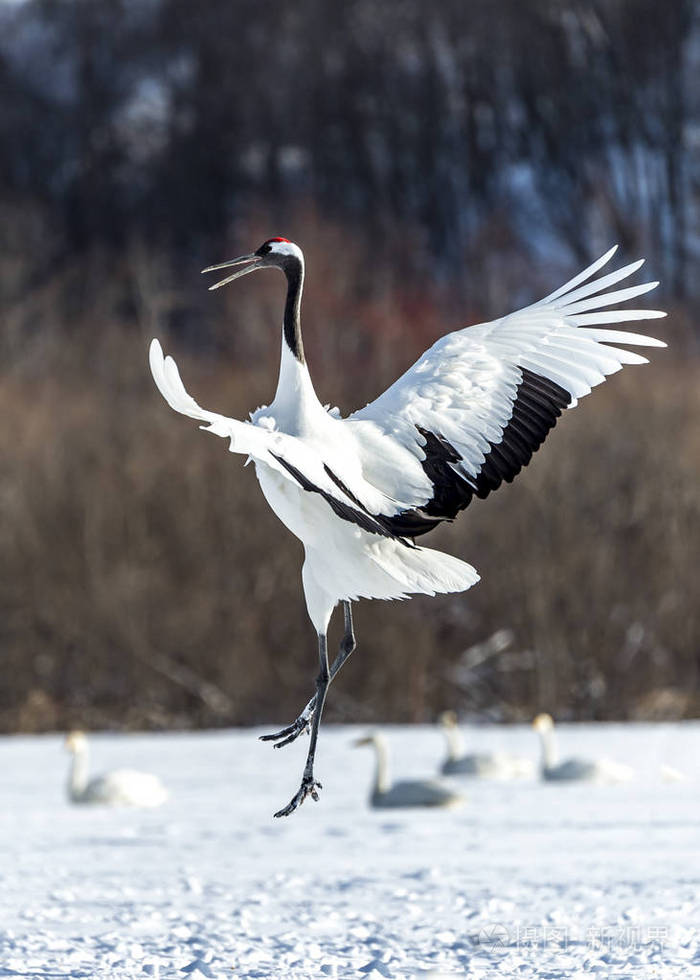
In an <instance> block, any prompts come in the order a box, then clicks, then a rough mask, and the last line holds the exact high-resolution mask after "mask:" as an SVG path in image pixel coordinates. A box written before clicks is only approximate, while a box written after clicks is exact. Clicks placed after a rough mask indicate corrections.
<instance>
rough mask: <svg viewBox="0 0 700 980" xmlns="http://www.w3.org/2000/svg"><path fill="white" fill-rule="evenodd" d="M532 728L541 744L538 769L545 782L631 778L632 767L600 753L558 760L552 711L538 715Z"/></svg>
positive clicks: (600, 781)
mask: <svg viewBox="0 0 700 980" xmlns="http://www.w3.org/2000/svg"><path fill="white" fill-rule="evenodd" d="M533 728H534V729H535V731H536V732H537V733H538V734H539V736H540V740H541V747H542V760H541V764H540V773H541V776H542V779H544V780H545V782H554V783H560V782H589V783H627V782H629V781H630V780H631V779H634V769H632V768H631V767H630V766H626V765H624V763H621V762H616V761H615V760H614V759H608V758H606V757H605V756H603V757H602V758H600V759H575V758H574V759H565V760H564V761H563V762H560V761H559V759H558V756H557V749H556V744H555V740H554V722H553V720H552V717H551V715H538V716H537V718H535V720H534V722H533Z"/></svg>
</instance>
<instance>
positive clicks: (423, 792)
mask: <svg viewBox="0 0 700 980" xmlns="http://www.w3.org/2000/svg"><path fill="white" fill-rule="evenodd" d="M355 744H356V745H371V746H372V747H373V749H374V752H375V770H374V782H373V784H372V790H371V792H370V797H369V802H370V806H372V807H375V808H376V809H383V808H387V809H388V808H391V809H395V808H398V807H401V808H405V807H442V808H443V809H444V808H450V809H451V808H453V807H458V806H461V805H462V804H463V803H464V797H463V796H462V795H461V794H460V793H457V792H455V791H454V790H452V789H450V788H449V787H447V786H443V785H442V784H441V783H439V782H437V781H436V780H434V779H406V780H402V781H401V782H398V783H393V784H392V782H391V778H390V776H389V748H388V746H387V743H386V739H384V737H383V736H382V735H379V734H377V733H374V734H372V735H368V736H366V737H365V738H361V739H359V740H358V741H357V742H356V743H355Z"/></svg>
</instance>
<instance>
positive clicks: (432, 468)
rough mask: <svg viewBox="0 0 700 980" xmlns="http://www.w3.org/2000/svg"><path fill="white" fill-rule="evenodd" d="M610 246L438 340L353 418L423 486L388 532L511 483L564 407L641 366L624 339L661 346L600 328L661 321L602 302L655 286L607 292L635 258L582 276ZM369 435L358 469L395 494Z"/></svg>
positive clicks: (397, 475) (421, 523) (409, 531)
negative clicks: (398, 454) (419, 474)
mask: <svg viewBox="0 0 700 980" xmlns="http://www.w3.org/2000/svg"><path fill="white" fill-rule="evenodd" d="M615 251H616V247H615V248H612V249H610V251H608V252H606V254H605V255H603V256H602V258H600V259H598V261H597V262H594V263H593V265H591V266H589V267H588V268H587V269H585V270H584V271H583V272H581V273H580V274H579V275H577V276H575V277H574V278H573V279H572V280H571V281H570V282H568V283H566V285H564V286H562V287H561V288H560V289H557V290H556V291H555V292H553V293H551V294H550V295H549V296H547V297H545V299H543V300H540V302H538V303H534V304H533V305H531V306H528V307H526V308H525V309H522V310H519V311H518V312H517V313H512V314H510V315H509V316H505V317H502V318H501V319H499V320H493V321H491V322H489V323H482V324H479V325H477V326H473V327H467V328H465V329H463V330H459V331H456V332H455V333H451V334H447V335H446V336H445V337H442V338H441V339H440V340H438V341H437V343H435V344H434V345H433V346H432V347H431V348H430V349H429V350H428V351H426V352H425V353H424V354H423V356H422V357H421V358H420V359H419V360H418V361H417V362H416V363H415V364H414V365H413V367H411V368H410V369H409V370H408V371H407V372H406V373H405V374H404V375H402V377H400V378H399V379H398V381H396V382H395V383H394V384H393V385H391V387H390V388H388V389H387V390H386V391H385V392H384V393H383V394H382V395H380V396H379V397H378V398H377V399H376V400H375V401H373V402H371V403H370V404H369V405H367V406H366V407H365V408H363V409H360V411H358V412H355V413H354V414H353V415H351V416H350V417H349V419H348V420H347V422H348V423H349V424H350V425H352V424H353V423H355V422H357V423H372V424H373V427H374V426H376V427H378V428H379V429H380V430H381V432H382V434H383V435H384V437H385V439H387V440H391V443H392V444H393V445H394V446H395V447H396V446H397V445H398V446H400V447H402V448H403V449H405V450H407V451H408V452H410V453H411V455H412V456H414V457H416V456H417V457H418V459H420V461H421V463H422V467H423V470H424V473H425V476H426V477H427V480H428V482H429V485H430V490H429V491H428V492H427V493H426V494H425V495H424V496H423V497H422V499H419V497H417V499H416V501H415V507H414V508H413V509H411V510H410V511H406V512H404V513H401V514H399V515H397V516H395V517H393V518H392V519H391V521H390V523H389V524H388V527H389V528H390V529H391V530H393V531H394V533H397V534H406V535H416V534H422V533H424V532H425V531H428V530H430V529H431V528H432V527H433V526H434V525H435V523H436V522H437V521H440V520H445V519H449V518H452V517H454V516H455V515H456V513H457V512H458V511H459V510H462V509H463V508H464V507H466V506H467V504H468V503H469V502H470V500H471V499H472V496H473V495H475V494H476V495H477V496H479V497H485V496H486V495H487V494H488V493H489V492H490V491H491V490H494V489H496V488H497V487H498V486H500V484H501V482H502V481H503V480H506V481H510V480H512V479H513V477H514V476H515V475H516V474H517V473H519V472H520V469H521V468H522V467H523V466H525V465H527V463H528V462H529V460H530V458H531V457H532V454H533V453H534V452H535V451H536V450H537V449H538V448H539V446H540V445H541V444H542V441H543V440H544V438H545V437H546V435H547V433H548V432H549V430H550V429H551V428H552V426H553V425H554V424H555V423H556V420H557V418H558V416H559V415H560V414H561V412H562V410H563V409H565V408H571V407H573V406H574V405H575V404H576V401H577V399H578V398H581V397H582V396H584V395H587V394H588V393H589V392H590V390H591V388H593V387H594V386H595V385H597V384H600V383H601V382H602V381H604V380H605V378H606V376H607V375H609V374H613V373H614V372H615V371H618V370H619V369H620V368H621V367H622V365H623V364H644V363H646V358H644V357H642V356H640V355H639V354H637V353H635V352H634V351H630V350H627V349H625V348H624V347H620V346H619V345H620V344H631V345H635V346H647V347H665V346H666V345H665V344H664V343H663V342H662V341H659V340H655V339H654V338H652V337H647V336H642V335H640V334H635V333H628V332H626V331H621V330H610V329H605V328H604V325H607V324H615V323H621V322H624V321H628V320H646V319H651V318H655V317H661V316H665V314H664V313H663V312H661V311H659V310H610V309H608V307H610V306H613V305H614V304H616V303H621V302H624V301H625V300H629V299H632V298H634V297H636V296H641V295H643V294H644V293H646V292H648V291H649V290H651V289H653V288H654V287H655V286H657V285H658V283H656V282H648V283H643V284H641V285H637V286H631V287H629V288H625V289H618V290H614V291H612V292H604V290H607V289H609V287H611V286H614V285H615V284H616V283H618V282H620V281H621V280H622V279H625V278H627V277H628V276H630V275H631V274H632V273H633V272H635V271H636V270H637V269H638V268H639V267H640V266H641V265H642V261H643V260H641V261H639V262H634V263H632V264H631V265H627V266H625V267H624V268H622V269H618V270H617V271H616V272H612V273H610V274H609V275H606V276H603V277H602V278H599V279H593V281H589V280H591V278H592V277H593V276H594V275H595V273H596V272H598V270H599V269H601V268H602V267H603V266H604V265H605V264H606V263H607V262H608V261H609V260H610V259H611V258H612V256H613V254H614V253H615ZM583 283H585V285H582V284H583ZM377 442H378V441H377V440H376V439H374V440H373V443H374V445H373V451H372V452H371V453H369V452H368V453H367V454H366V456H365V457H364V458H363V459H362V467H363V473H364V476H365V478H366V479H367V480H368V481H369V482H370V483H373V484H374V485H375V486H377V487H378V488H379V489H381V490H382V491H383V492H384V493H385V494H387V495H389V496H394V497H399V496H400V495H399V494H398V493H397V492H396V490H397V489H398V487H400V486H401V479H402V477H401V472H400V471H393V472H392V471H390V470H388V469H387V466H386V463H385V460H384V458H383V456H382V454H381V453H377ZM403 496H404V497H405V495H403Z"/></svg>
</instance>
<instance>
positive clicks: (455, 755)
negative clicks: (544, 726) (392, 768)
mask: <svg viewBox="0 0 700 980" xmlns="http://www.w3.org/2000/svg"><path fill="white" fill-rule="evenodd" d="M440 724H441V726H442V729H443V731H444V733H445V738H446V739H447V758H446V759H445V761H444V762H443V763H442V766H441V767H440V771H441V772H442V773H443V775H445V776H469V777H473V778H474V779H521V778H524V777H527V776H532V775H534V772H535V767H534V766H533V764H532V762H531V761H530V759H525V758H523V757H522V756H517V755H511V754H510V753H509V752H469V753H465V752H464V749H463V745H462V737H461V735H460V732H459V728H458V727H457V718H456V717H455V714H454V712H453V711H444V712H443V713H442V715H441V716H440Z"/></svg>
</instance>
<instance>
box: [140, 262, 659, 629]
mask: <svg viewBox="0 0 700 980" xmlns="http://www.w3.org/2000/svg"><path fill="white" fill-rule="evenodd" d="M279 248H283V249H285V251H286V252H287V253H288V254H289V250H296V252H297V253H298V256H299V261H300V262H302V263H303V258H302V257H301V251H300V250H299V249H298V248H297V246H295V245H292V244H291V243H287V244H285V245H284V246H279ZM613 252H614V249H613V250H611V251H610V252H608V253H607V254H606V255H605V256H603V257H602V259H599V260H598V261H597V262H596V263H594V264H593V265H592V266H590V267H589V269H587V270H585V272H584V273H581V274H580V275H579V276H577V277H575V278H574V279H573V280H571V282H570V283H568V284H567V285H566V286H565V287H562V289H560V290H557V291H556V292H555V293H552V294H551V296H549V297H547V298H546V299H544V300H542V301H540V302H539V303H535V304H533V305H532V306H530V307H527V308H526V309H524V310H521V311H520V312H518V313H515V314H511V315H510V316H506V317H503V318H501V319H499V320H494V321H492V322H490V323H484V324H480V325H478V326H474V327H468V328H465V329H463V330H458V331H456V332H454V333H451V334H447V335H446V336H445V337H443V338H441V339H440V340H438V341H437V343H435V344H434V345H433V346H432V347H431V348H430V349H429V350H428V351H426V352H425V353H424V354H423V356H422V357H421V358H420V359H419V360H418V361H417V362H416V364H415V365H414V366H413V367H412V368H410V369H409V370H408V371H407V372H406V373H405V374H404V375H403V376H402V377H401V378H399V380H398V381H396V382H395V384H393V385H392V386H391V387H390V388H389V389H388V390H387V391H386V392H385V393H384V394H383V395H381V396H380V397H379V398H377V399H376V400H375V401H374V402H372V403H370V404H369V405H367V406H366V407H365V408H363V409H361V410H360V411H358V412H355V413H354V414H352V415H351V416H349V417H348V418H341V417H339V415H337V414H335V413H332V412H329V411H328V410H327V409H326V408H325V407H324V406H323V405H322V404H321V402H320V401H319V399H318V398H317V396H316V393H315V391H314V388H313V385H312V382H311V378H310V376H309V372H308V368H307V366H306V363H305V362H304V361H303V360H300V359H299V358H298V357H295V356H294V354H293V353H292V351H291V350H290V348H289V346H288V344H287V343H286V342H285V340H284V338H283V341H282V353H281V362H280V375H279V382H278V386H277V392H276V395H275V398H274V400H273V401H272V403H271V404H270V405H269V406H266V407H264V408H261V409H258V410H257V411H256V412H254V413H253V414H252V415H251V420H250V422H241V421H237V420H235V419H229V418H226V417H224V416H221V415H218V414H216V413H213V412H209V411H206V410H205V409H202V408H200V406H199V405H198V404H197V403H196V402H195V401H194V399H193V398H191V396H190V395H189V394H188V393H187V392H186V390H185V388H184V386H183V384H182V381H181V379H180V375H179V372H178V370H177V366H176V364H175V362H174V361H173V360H172V358H169V357H168V358H164V356H163V352H162V350H161V347H160V344H159V343H158V341H157V340H154V341H153V342H152V344H151V351H150V363H151V370H152V373H153V377H154V379H155V381H156V384H157V385H158V388H159V389H160V391H161V393H162V395H163V397H164V398H165V399H166V401H167V402H168V404H169V405H170V406H171V407H172V408H173V409H175V410H176V411H178V412H180V413H182V414H184V415H189V416H190V417H192V418H195V419H198V420H200V421H201V422H203V423H205V425H203V428H206V429H208V430H209V431H211V432H213V433H215V434H216V435H219V436H222V437H225V438H228V439H230V449H231V451H232V452H237V453H242V454H244V455H247V456H249V457H251V458H252V459H253V461H254V462H255V468H256V473H257V476H258V480H259V482H260V486H261V488H262V491H263V493H264V495H265V497H266V499H267V501H268V503H269V504H270V506H271V508H272V509H273V510H274V512H275V513H276V514H277V516H278V517H279V518H280V520H281V521H282V522H283V523H284V524H285V525H286V526H287V527H288V528H289V530H290V531H292V533H293V534H295V535H296V536H297V537H298V538H299V539H300V540H301V541H302V542H303V544H304V549H305V561H304V567H303V584H304V594H305V598H306V603H307V608H308V612H309V616H310V618H311V620H312V622H313V624H314V626H315V628H316V630H317V632H318V633H319V634H324V633H325V632H326V629H327V626H328V622H329V619H330V616H331V613H332V611H333V609H334V607H335V606H336V604H337V603H338V602H339V601H341V600H347V601H350V600H354V599H359V598H375V599H399V598H405V597H406V596H408V595H410V594H413V593H423V594H428V595H433V594H435V593H437V592H459V591H463V590H465V589H468V588H470V587H471V586H472V585H474V584H475V582H477V581H478V580H479V576H478V574H477V572H476V571H475V569H474V568H473V567H472V566H471V565H469V564H467V563H466V562H463V561H461V560H460V559H457V558H454V557H452V556H450V555H446V554H444V553H442V552H438V551H434V550H431V549H427V548H423V547H416V546H414V545H413V544H412V543H411V540H410V539H411V535H410V533H409V534H405V535H402V534H400V533H399V534H394V533H386V532H385V531H384V530H383V528H384V526H385V524H386V522H391V521H392V520H393V519H395V518H397V517H400V516H401V515H402V514H404V513H406V512H407V511H411V510H415V509H418V510H420V509H421V508H425V506H426V504H428V505H429V502H430V501H431V499H433V497H434V494H435V492H436V491H435V486H434V484H433V482H431V478H430V476H429V474H428V473H427V471H426V466H425V465H424V464H425V462H426V438H425V436H424V435H423V434H422V433H424V432H428V433H429V434H433V433H436V434H437V437H438V438H439V439H440V440H444V441H445V442H446V443H448V444H449V448H450V449H452V448H454V450H455V452H456V453H458V455H459V462H455V463H453V462H450V463H445V469H448V468H449V469H451V471H453V472H454V473H456V474H458V477H459V479H460V480H461V481H463V482H466V483H469V484H470V485H474V486H475V487H476V486H477V485H478V480H479V478H480V474H481V471H482V467H483V466H484V464H485V460H486V458H487V457H488V456H489V454H490V453H493V451H494V447H495V450H496V452H501V451H502V452H503V453H505V452H506V449H507V446H506V445H505V438H504V433H505V432H506V430H507V428H508V426H509V425H510V424H511V423H512V421H513V415H514V410H515V406H516V402H517V398H518V391H519V386H522V384H523V377H524V372H532V373H533V374H535V375H537V377H538V378H539V379H540V380H542V379H544V380H545V381H546V380H547V379H549V380H550V381H551V382H553V383H554V385H555V386H558V387H559V388H560V389H561V390H563V391H565V392H566V393H567V402H568V404H567V405H565V406H564V407H573V405H574V404H576V400H577V398H580V397H581V396H583V395H585V394H587V393H588V392H589V391H590V390H591V388H592V387H593V386H594V385H597V384H599V383H600V382H601V381H603V380H604V379H605V376H606V375H608V374H611V373H613V372H615V371H617V370H619V369H620V367H621V366H622V364H625V363H628V364H637V363H645V358H643V357H641V356H640V355H638V354H636V353H634V352H632V351H629V350H626V349H624V348H620V347H619V346H608V345H607V344H611V345H612V344H614V345H619V344H636V345H646V346H664V345H663V344H662V343H661V342H660V341H657V340H654V339H653V338H650V337H646V336H640V335H637V334H631V333H627V332H621V331H617V330H603V329H600V327H599V326H598V325H599V324H602V323H616V322H619V321H622V320H629V319H644V318H648V317H655V316H662V315H663V314H662V313H660V312H659V311H655V310H613V311H608V310H605V311H604V312H588V311H590V310H600V309H601V308H604V307H606V306H609V305H610V304H611V303H614V302H620V301H622V300H625V299H629V298H631V297H633V296H637V295H641V294H642V293H644V292H647V291H648V290H649V289H650V288H653V286H655V285H656V283H645V284H643V285H639V286H634V287H631V288H629V289H624V290H618V291H616V292H614V293H604V294H603V295H602V296H600V295H596V296H593V298H592V299H591V298H588V297H590V296H591V295H592V294H594V293H600V292H601V291H602V290H604V289H605V288H606V287H607V286H609V285H612V284H613V283H615V282H617V281H619V280H620V279H622V278H625V277H626V276H628V275H630V274H631V273H632V272H634V271H635V270H636V269H637V268H638V267H639V265H640V264H641V263H634V264H633V265H630V266H627V267H625V268H624V269H620V270H617V271H616V272H614V273H611V274H609V275H608V276H605V277H604V278H602V279H598V280H594V281H593V282H592V283H588V284H587V285H585V286H582V287H580V288H578V289H577V288H576V287H577V286H579V284H580V283H581V282H583V281H585V280H587V279H589V278H590V277H591V276H592V275H593V274H594V273H595V272H597V271H598V269H599V268H600V267H601V266H602V265H603V264H605V262H607V261H608V260H609V259H610V257H611V256H612V254H613ZM302 269H303V264H302ZM604 341H605V342H607V344H605V343H603V342H604ZM556 414H559V412H558V411H557V412H556ZM551 424H553V422H551V423H550V425H551ZM514 438H515V437H514ZM538 444H539V443H538ZM523 465H524V464H523ZM519 468H520V467H519V466H518V467H517V469H515V472H517V470H518V469H519ZM329 471H330V472H329ZM511 478H512V476H505V479H511ZM300 481H301V482H300ZM487 492H488V491H487ZM334 507H335V508H344V509H345V511H346V512H347V513H351V514H353V515H354V516H355V518H356V520H359V521H361V522H364V525H365V526H359V525H358V523H357V522H356V521H354V520H353V519H349V520H348V519H343V518H342V517H339V516H338V513H337V509H333V508H334Z"/></svg>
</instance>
